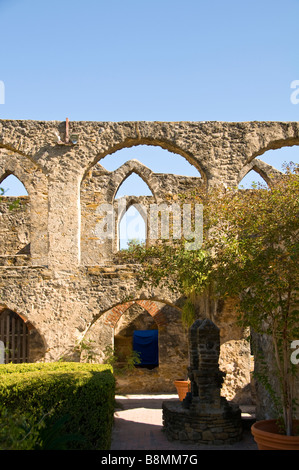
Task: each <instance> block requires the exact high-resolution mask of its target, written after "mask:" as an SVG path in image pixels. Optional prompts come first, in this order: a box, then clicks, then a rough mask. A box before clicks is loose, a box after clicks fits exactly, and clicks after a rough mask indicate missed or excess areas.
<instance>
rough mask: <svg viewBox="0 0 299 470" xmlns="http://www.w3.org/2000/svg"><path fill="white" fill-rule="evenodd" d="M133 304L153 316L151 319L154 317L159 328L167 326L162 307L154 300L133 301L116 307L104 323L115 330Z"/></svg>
mask: <svg viewBox="0 0 299 470" xmlns="http://www.w3.org/2000/svg"><path fill="white" fill-rule="evenodd" d="M133 304H137V305H140V307H142V308H144V310H146V311H147V312H148V313H149V314H150V315H151V317H153V319H154V320H155V322H156V324H157V326H158V327H160V326H164V325H166V323H167V319H166V317H165V315H164V313H163V312H161V307H158V305H157V304H156V303H155V302H153V301H152V300H132V301H129V302H125V303H123V304H119V305H116V306H115V307H113V308H112V309H111V310H110V311H109V313H108V315H107V317H106V318H105V321H104V323H105V324H106V325H109V326H111V327H112V328H113V327H114V326H115V325H116V323H117V322H118V320H119V319H120V317H121V316H122V315H123V314H124V313H125V311H126V310H128V309H129V308H130V307H131V306H132V305H133Z"/></svg>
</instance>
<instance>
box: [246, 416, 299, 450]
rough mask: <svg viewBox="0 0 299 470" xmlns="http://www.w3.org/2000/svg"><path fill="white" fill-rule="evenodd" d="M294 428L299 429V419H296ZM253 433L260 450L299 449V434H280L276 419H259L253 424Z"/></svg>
mask: <svg viewBox="0 0 299 470" xmlns="http://www.w3.org/2000/svg"><path fill="white" fill-rule="evenodd" d="M293 426H294V429H298V426H299V420H294V423H293ZM251 433H252V435H253V437H254V440H255V442H256V443H257V445H258V449H259V450H299V435H298V436H286V435H285V434H279V429H278V426H277V424H276V420H275V419H267V420H264V421H257V422H256V423H254V424H253V425H252V426H251Z"/></svg>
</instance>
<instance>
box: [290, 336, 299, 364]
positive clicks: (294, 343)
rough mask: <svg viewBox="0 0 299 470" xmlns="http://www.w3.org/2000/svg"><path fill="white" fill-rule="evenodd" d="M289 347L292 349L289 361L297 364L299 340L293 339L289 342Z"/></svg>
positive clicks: (298, 360)
mask: <svg viewBox="0 0 299 470" xmlns="http://www.w3.org/2000/svg"><path fill="white" fill-rule="evenodd" d="M291 349H294V351H293V352H292V354H291V363H292V364H296V365H297V364H299V340H298V339H297V340H294V341H292V343H291Z"/></svg>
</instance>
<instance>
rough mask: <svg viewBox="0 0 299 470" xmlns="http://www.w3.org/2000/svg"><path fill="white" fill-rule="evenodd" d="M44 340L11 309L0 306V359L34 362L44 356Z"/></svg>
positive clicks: (13, 361)
mask: <svg viewBox="0 0 299 470" xmlns="http://www.w3.org/2000/svg"><path fill="white" fill-rule="evenodd" d="M44 350H45V348H44V342H43V340H42V338H41V336H40V334H39V333H38V331H37V330H36V328H34V326H33V325H32V324H31V323H30V322H27V321H25V320H24V319H23V318H22V317H21V316H20V315H18V314H17V313H15V312H13V311H12V310H10V309H8V308H5V307H2V308H0V361H2V362H1V363H3V364H8V363H10V362H12V363H14V364H19V363H23V362H36V361H38V360H41V358H42V357H43V356H44V352H45V351H44Z"/></svg>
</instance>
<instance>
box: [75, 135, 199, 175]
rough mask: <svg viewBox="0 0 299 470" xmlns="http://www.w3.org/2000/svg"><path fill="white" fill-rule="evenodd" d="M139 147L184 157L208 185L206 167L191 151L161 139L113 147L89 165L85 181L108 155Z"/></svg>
mask: <svg viewBox="0 0 299 470" xmlns="http://www.w3.org/2000/svg"><path fill="white" fill-rule="evenodd" d="M138 145H152V146H156V147H161V148H162V149H164V150H168V151H169V152H170V153H173V154H177V155H180V156H182V157H184V158H185V159H186V160H187V161H188V162H189V163H190V164H191V165H193V166H194V167H195V168H196V169H197V170H198V172H199V174H200V176H201V178H202V179H203V181H204V182H205V184H206V183H207V178H206V172H205V169H204V167H203V166H202V165H201V164H200V163H199V161H198V159H196V158H195V157H194V155H193V154H192V153H191V152H190V151H189V150H184V149H183V148H182V147H180V146H179V145H177V144H176V143H174V142H173V141H170V140H168V139H166V138H165V139H161V138H159V137H137V138H126V139H125V140H123V141H122V142H120V143H118V144H116V145H113V146H111V147H110V148H109V149H108V150H107V151H105V152H102V153H99V154H98V155H97V156H96V157H95V158H94V159H93V161H92V162H90V164H89V165H88V167H87V169H86V171H85V173H84V175H83V179H84V178H85V176H86V175H87V173H88V172H89V171H90V170H91V169H92V167H93V166H95V165H96V164H97V163H98V162H99V163H100V162H101V160H102V159H103V158H104V157H106V156H107V155H110V154H113V153H115V152H117V151H118V150H122V149H124V148H130V147H135V146H138Z"/></svg>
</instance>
